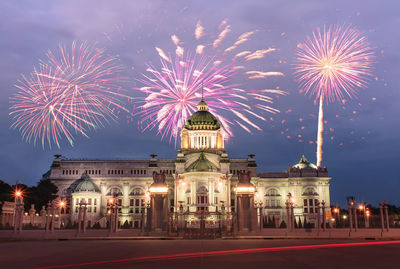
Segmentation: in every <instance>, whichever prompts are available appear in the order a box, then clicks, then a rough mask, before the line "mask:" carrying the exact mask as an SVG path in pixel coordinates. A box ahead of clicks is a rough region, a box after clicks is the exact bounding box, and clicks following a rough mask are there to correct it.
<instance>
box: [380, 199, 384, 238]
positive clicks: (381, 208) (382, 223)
mask: <svg viewBox="0 0 400 269" xmlns="http://www.w3.org/2000/svg"><path fill="white" fill-rule="evenodd" d="M379 214H380V215H381V232H382V233H383V229H384V228H385V222H384V220H383V202H379Z"/></svg>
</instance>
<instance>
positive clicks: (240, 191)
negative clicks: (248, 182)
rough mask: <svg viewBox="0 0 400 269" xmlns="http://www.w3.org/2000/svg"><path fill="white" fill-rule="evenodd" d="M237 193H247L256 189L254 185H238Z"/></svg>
mask: <svg viewBox="0 0 400 269" xmlns="http://www.w3.org/2000/svg"><path fill="white" fill-rule="evenodd" d="M235 191H236V193H239V194H245V193H254V192H255V191H256V189H255V188H254V187H236V188H235Z"/></svg>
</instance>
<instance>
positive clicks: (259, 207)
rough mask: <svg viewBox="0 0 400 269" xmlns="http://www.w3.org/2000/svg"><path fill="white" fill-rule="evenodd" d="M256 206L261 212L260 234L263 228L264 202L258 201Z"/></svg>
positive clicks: (259, 215)
mask: <svg viewBox="0 0 400 269" xmlns="http://www.w3.org/2000/svg"><path fill="white" fill-rule="evenodd" d="M255 206H256V208H257V209H258V211H259V214H258V217H259V226H260V232H261V231H262V228H263V212H262V208H263V201H262V200H258V201H256V202H255Z"/></svg>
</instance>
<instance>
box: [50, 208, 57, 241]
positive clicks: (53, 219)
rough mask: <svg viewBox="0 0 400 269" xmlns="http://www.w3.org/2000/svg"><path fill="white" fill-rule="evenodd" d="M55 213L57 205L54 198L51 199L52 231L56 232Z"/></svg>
mask: <svg viewBox="0 0 400 269" xmlns="http://www.w3.org/2000/svg"><path fill="white" fill-rule="evenodd" d="M55 213H56V207H55V204H54V200H53V201H51V230H50V231H51V233H54V222H55Z"/></svg>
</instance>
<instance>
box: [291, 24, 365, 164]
mask: <svg viewBox="0 0 400 269" xmlns="http://www.w3.org/2000/svg"><path fill="white" fill-rule="evenodd" d="M372 65H373V51H372V49H371V48H370V45H369V43H368V42H367V38H366V36H364V35H362V34H361V33H360V32H359V31H357V30H356V29H355V28H353V27H350V26H346V27H343V26H330V27H329V28H328V29H326V28H325V27H324V30H323V31H322V32H321V30H320V29H317V31H315V32H313V34H312V36H307V38H306V41H305V43H304V44H300V45H298V48H297V57H296V59H295V72H294V74H295V76H296V77H297V79H298V81H299V83H300V87H302V88H303V89H304V90H305V92H306V94H311V95H314V96H315V98H316V100H318V99H319V117H318V135H317V165H318V166H320V165H321V161H322V144H323V140H322V132H323V124H324V121H323V103H324V100H326V101H327V102H333V101H335V100H342V99H343V98H344V96H345V95H347V96H349V97H350V98H351V97H354V96H355V95H356V94H357V89H358V88H360V87H365V86H366V84H367V80H368V77H369V76H370V75H371V72H372Z"/></svg>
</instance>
